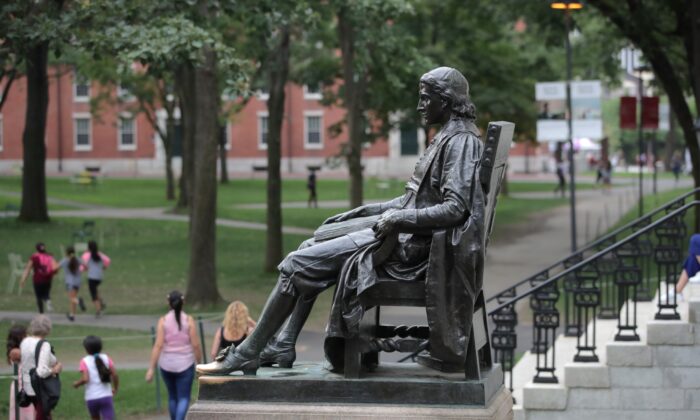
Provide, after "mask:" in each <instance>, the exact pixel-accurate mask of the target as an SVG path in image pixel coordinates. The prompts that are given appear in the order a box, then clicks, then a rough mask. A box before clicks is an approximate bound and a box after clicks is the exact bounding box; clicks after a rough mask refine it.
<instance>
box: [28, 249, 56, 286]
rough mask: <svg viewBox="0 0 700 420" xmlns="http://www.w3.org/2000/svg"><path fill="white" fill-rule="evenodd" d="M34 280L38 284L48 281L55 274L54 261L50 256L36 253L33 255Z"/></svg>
mask: <svg viewBox="0 0 700 420" xmlns="http://www.w3.org/2000/svg"><path fill="white" fill-rule="evenodd" d="M32 259H33V260H34V280H36V281H38V282H46V281H50V280H51V279H52V278H53V275H54V274H55V271H54V268H53V267H54V259H53V257H52V256H51V254H47V253H41V252H38V253H36V254H34V256H33V258H32Z"/></svg>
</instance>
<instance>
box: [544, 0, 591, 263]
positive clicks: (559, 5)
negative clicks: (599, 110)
mask: <svg viewBox="0 0 700 420" xmlns="http://www.w3.org/2000/svg"><path fill="white" fill-rule="evenodd" d="M550 7H551V8H552V9H554V10H563V11H564V13H565V14H564V22H565V23H566V114H567V116H566V126H567V132H568V136H567V140H568V143H569V178H570V183H569V184H570V202H571V252H576V248H577V242H576V182H575V167H574V129H573V115H572V112H571V42H570V41H569V32H571V11H572V10H579V9H581V8H583V4H582V3H581V2H579V1H555V2H552V3H551V4H550Z"/></svg>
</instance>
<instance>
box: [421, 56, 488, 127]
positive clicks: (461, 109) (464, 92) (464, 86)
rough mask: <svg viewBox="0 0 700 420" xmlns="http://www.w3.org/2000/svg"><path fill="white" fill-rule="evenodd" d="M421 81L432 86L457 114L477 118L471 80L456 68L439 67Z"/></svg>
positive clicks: (422, 77)
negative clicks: (471, 94) (470, 89)
mask: <svg viewBox="0 0 700 420" xmlns="http://www.w3.org/2000/svg"><path fill="white" fill-rule="evenodd" d="M420 83H423V84H425V85H428V86H430V87H431V89H432V90H433V91H434V92H436V93H437V94H438V95H440V97H441V98H442V99H443V100H445V101H447V102H448V103H449V104H450V107H451V110H452V113H453V114H455V115H456V116H458V117H462V118H466V119H468V120H470V121H475V120H476V106H475V105H474V103H473V102H472V101H471V99H470V97H469V82H467V79H466V78H465V77H464V76H463V75H462V73H460V72H459V71H457V70H456V69H453V68H451V67H438V68H436V69H433V70H431V71H429V72H428V73H425V74H424V75H423V76H421V78H420Z"/></svg>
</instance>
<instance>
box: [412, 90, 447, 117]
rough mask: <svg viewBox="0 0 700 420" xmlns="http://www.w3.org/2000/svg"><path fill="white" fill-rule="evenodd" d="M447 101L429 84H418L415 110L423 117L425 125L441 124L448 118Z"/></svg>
mask: <svg viewBox="0 0 700 420" xmlns="http://www.w3.org/2000/svg"><path fill="white" fill-rule="evenodd" d="M447 105H448V104H447V103H446V102H445V101H444V100H443V99H442V98H441V97H440V95H438V94H437V93H436V92H434V91H433V88H432V87H430V85H427V84H425V83H421V84H420V89H419V91H418V107H417V108H416V110H417V111H418V113H419V114H420V115H421V116H422V117H423V121H424V122H425V124H426V125H433V124H442V123H444V122H445V121H447V119H448V118H449V112H448V107H447Z"/></svg>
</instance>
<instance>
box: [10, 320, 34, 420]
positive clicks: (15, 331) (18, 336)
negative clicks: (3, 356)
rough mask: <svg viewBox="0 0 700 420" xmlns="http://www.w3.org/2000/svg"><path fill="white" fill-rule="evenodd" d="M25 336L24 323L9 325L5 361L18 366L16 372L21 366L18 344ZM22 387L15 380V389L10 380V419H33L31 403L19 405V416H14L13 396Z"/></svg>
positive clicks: (14, 400) (18, 381)
mask: <svg viewBox="0 0 700 420" xmlns="http://www.w3.org/2000/svg"><path fill="white" fill-rule="evenodd" d="M26 336H27V329H26V328H25V327H24V325H13V326H11V327H10V332H9V333H8V334H7V363H8V364H10V365H17V366H18V367H19V369H18V372H21V369H22V366H21V364H20V362H21V360H22V351H21V350H20V345H21V343H22V340H24V338H25V337H26ZM20 389H22V380H21V379H18V380H17V389H15V381H12V382H10V400H9V401H10V415H9V417H8V418H9V419H10V420H33V419H34V407H32V406H31V405H30V406H29V407H19V418H17V417H16V416H15V414H16V412H17V405H16V404H17V401H16V398H15V396H16V395H17V392H19V390H20Z"/></svg>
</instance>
